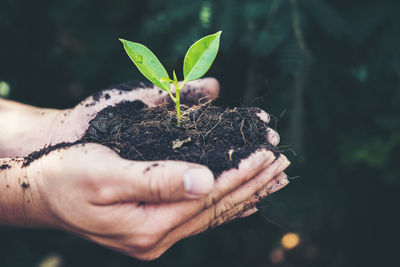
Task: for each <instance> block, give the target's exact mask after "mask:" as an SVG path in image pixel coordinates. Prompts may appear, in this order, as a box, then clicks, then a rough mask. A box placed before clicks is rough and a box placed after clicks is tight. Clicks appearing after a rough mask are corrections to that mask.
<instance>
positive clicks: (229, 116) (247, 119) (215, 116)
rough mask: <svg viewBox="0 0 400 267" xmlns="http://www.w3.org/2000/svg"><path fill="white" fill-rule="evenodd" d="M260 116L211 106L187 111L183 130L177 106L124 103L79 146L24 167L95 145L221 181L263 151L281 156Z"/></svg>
mask: <svg viewBox="0 0 400 267" xmlns="http://www.w3.org/2000/svg"><path fill="white" fill-rule="evenodd" d="M258 112H260V110H259V109H258V108H234V109H226V110H224V109H222V108H220V107H214V106H212V105H211V104H209V103H208V104H203V105H199V106H193V107H190V108H189V107H186V106H182V125H181V126H180V127H178V126H177V121H176V115H175V109H174V107H173V106H172V105H165V106H158V107H153V108H149V107H147V106H146V105H145V104H143V102H141V101H134V102H122V103H120V104H117V105H116V106H109V107H107V108H105V109H103V110H102V111H100V112H99V113H98V114H97V116H96V117H95V118H94V119H93V120H91V121H90V125H89V128H88V130H87V131H86V134H85V135H84V136H83V137H82V138H81V139H80V140H78V141H77V142H75V143H62V144H58V145H55V146H52V147H47V148H44V149H42V150H41V151H38V152H34V153H32V154H30V155H29V156H28V157H27V158H26V161H25V164H24V165H28V164H29V163H30V162H31V161H32V160H35V159H37V158H39V157H40V156H42V155H44V154H48V153H49V152H50V151H52V150H54V149H59V148H62V147H68V146H71V145H73V144H77V143H89V142H95V143H99V144H102V145H105V146H107V147H109V148H111V149H112V150H114V151H116V152H117V153H118V154H119V155H120V156H121V157H122V158H125V159H130V160H183V161H188V162H194V163H200V164H203V165H206V166H208V167H209V168H210V169H211V171H212V172H213V173H214V175H215V177H218V176H219V175H220V174H221V173H222V172H223V171H224V170H228V169H231V168H233V167H237V166H238V164H239V162H240V160H241V159H243V158H247V157H248V156H249V155H250V154H251V153H253V152H254V151H256V150H257V149H260V148H266V149H268V150H271V151H273V152H274V153H276V154H278V153H279V151H277V150H276V148H275V147H274V146H272V145H271V144H270V143H269V142H268V141H267V138H266V136H267V134H268V125H267V123H265V122H264V121H262V120H260V119H259V118H258V116H257V115H256V114H257V113H258Z"/></svg>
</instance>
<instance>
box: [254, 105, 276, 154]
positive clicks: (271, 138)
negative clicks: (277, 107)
mask: <svg viewBox="0 0 400 267" xmlns="http://www.w3.org/2000/svg"><path fill="white" fill-rule="evenodd" d="M256 115H257V116H258V117H259V118H260V120H262V121H264V122H265V123H269V121H270V120H271V116H270V115H269V114H268V113H267V112H265V111H264V110H260V112H258V113H257V114H256ZM267 139H268V141H269V142H270V143H271V144H272V145H273V146H277V145H278V144H279V141H280V137H279V134H278V133H277V132H276V131H274V130H273V129H271V128H269V127H268V134H267Z"/></svg>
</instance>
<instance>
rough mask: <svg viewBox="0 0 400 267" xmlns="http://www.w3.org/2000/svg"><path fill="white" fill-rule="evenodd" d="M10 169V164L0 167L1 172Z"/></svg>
mask: <svg viewBox="0 0 400 267" xmlns="http://www.w3.org/2000/svg"><path fill="white" fill-rule="evenodd" d="M9 168H11V166H10V165H8V164H2V165H0V170H5V169H9Z"/></svg>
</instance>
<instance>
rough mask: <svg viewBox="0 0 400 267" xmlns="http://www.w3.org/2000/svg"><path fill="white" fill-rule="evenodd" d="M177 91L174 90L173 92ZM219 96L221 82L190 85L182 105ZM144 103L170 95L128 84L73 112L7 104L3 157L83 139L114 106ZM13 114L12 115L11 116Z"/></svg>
mask: <svg viewBox="0 0 400 267" xmlns="http://www.w3.org/2000/svg"><path fill="white" fill-rule="evenodd" d="M171 91H173V92H174V88H172V90H171ZM218 93H219V83H218V81H217V80H216V79H214V78H204V79H199V80H196V81H192V82H188V83H186V85H185V86H184V87H183V88H182V91H181V103H182V104H188V105H192V104H196V103H198V101H199V100H204V101H207V100H213V99H215V98H217V96H218ZM135 100H140V101H142V102H144V103H145V104H146V105H148V106H150V107H154V106H156V105H160V104H162V103H164V102H168V101H170V97H169V94H168V93H167V92H166V91H163V90H161V89H160V88H158V87H156V86H153V85H151V84H149V83H147V84H144V83H139V82H127V83H123V84H120V85H116V86H112V87H109V88H108V89H105V90H103V91H101V92H98V93H95V94H93V95H92V96H89V97H88V98H86V99H85V100H83V101H82V102H81V103H79V104H78V105H77V106H75V107H74V108H71V109H64V110H58V109H47V108H37V107H33V106H28V105H24V104H20V103H16V102H11V101H10V102H4V103H3V105H4V107H2V106H0V108H3V109H4V110H6V111H7V112H8V113H7V114H6V115H7V116H3V117H2V118H0V123H2V124H4V125H8V126H9V128H8V129H7V131H5V132H2V131H0V135H1V136H2V138H0V157H16V156H26V155H28V154H29V153H31V152H33V151H36V150H39V149H41V148H43V147H45V146H50V145H55V144H58V143H61V142H75V141H76V140H78V139H80V138H81V137H82V136H83V135H84V133H85V132H86V130H87V128H88V127H89V121H90V120H91V119H93V118H94V117H95V116H96V115H97V113H98V112H99V111H100V110H102V109H104V108H105V107H107V106H110V105H116V104H118V103H120V102H123V101H135ZM8 114H10V115H8Z"/></svg>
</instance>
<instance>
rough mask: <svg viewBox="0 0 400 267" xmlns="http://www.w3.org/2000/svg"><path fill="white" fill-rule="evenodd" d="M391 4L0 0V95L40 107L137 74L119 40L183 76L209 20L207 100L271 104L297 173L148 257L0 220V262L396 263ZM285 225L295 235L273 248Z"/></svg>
mask: <svg viewBox="0 0 400 267" xmlns="http://www.w3.org/2000/svg"><path fill="white" fill-rule="evenodd" d="M399 14H400V1H388V0H387V1H384V0H381V1H367V0H353V1H348V0H329V1H328V0H325V1H323V0H263V1H261V0H259V1H257V0H248V1H243V0H220V1H200V0H190V1H187V0H169V1H162V0H151V1H150V0H148V1H143V0H142V1H129V0H113V1H105V0H97V1H89V0H64V1H51V0H36V1H32V0H1V2H0V81H5V82H6V83H7V84H8V85H9V87H10V94H9V95H8V96H6V97H8V98H10V99H14V100H17V101H21V102H25V103H29V104H33V105H38V106H43V107H53V108H66V107H72V106H73V105H75V104H77V103H78V102H79V101H80V100H82V99H83V98H85V97H86V96H88V95H89V94H91V93H94V92H96V91H98V90H100V89H102V88H105V87H107V86H109V85H111V84H118V83H120V82H123V81H126V80H130V79H143V77H141V75H140V73H139V72H138V71H137V70H136V69H135V67H134V65H133V64H132V63H131V61H130V60H129V58H128V57H127V56H126V54H125V52H124V51H123V49H122V46H121V43H120V42H119V41H118V38H119V37H122V38H126V39H128V40H133V41H137V42H141V43H143V44H145V45H146V46H148V47H149V48H151V49H152V50H153V51H154V52H155V53H156V54H157V55H158V56H159V58H160V60H161V61H162V62H163V63H164V65H166V66H167V69H168V70H171V69H172V68H175V69H176V70H177V73H178V78H182V75H181V74H179V73H181V72H182V67H181V65H182V62H183V57H184V55H185V52H186V50H187V48H188V47H189V46H190V45H191V44H192V42H193V41H195V40H197V39H199V38H200V37H202V36H204V35H206V34H210V33H214V32H216V31H218V30H223V34H222V39H221V48H220V52H219V54H218V56H217V59H216V61H215V63H214V65H213V67H212V68H211V70H210V71H209V72H208V73H207V75H208V76H213V77H216V78H217V79H218V80H219V81H220V83H221V89H222V91H221V97H220V98H219V100H218V101H217V104H218V105H222V106H227V107H233V106H258V107H261V108H263V109H265V110H266V111H268V112H269V113H271V114H273V115H275V121H276V124H275V125H276V126H275V127H276V129H277V130H278V131H279V133H280V135H281V144H280V145H282V148H286V149H288V151H287V152H286V155H287V156H288V157H289V159H290V160H291V161H292V166H291V167H290V169H289V170H288V174H289V175H290V176H291V177H295V176H300V178H297V179H292V180H291V184H289V186H287V187H286V188H285V189H283V190H281V191H280V192H277V193H276V194H274V195H273V196H271V197H270V198H269V199H268V200H267V201H266V202H265V203H263V205H262V211H261V212H260V213H259V214H258V215H255V216H251V217H250V218H247V219H244V220H241V221H239V222H235V223H231V224H228V225H225V226H222V227H219V228H218V229H216V230H212V231H209V232H207V233H205V234H201V235H199V236H197V237H193V238H190V239H188V240H184V241H181V242H180V243H178V244H177V245H175V246H174V247H173V248H171V249H170V250H169V251H168V252H167V253H166V254H165V255H163V256H162V257H161V258H160V259H158V260H156V261H154V262H147V263H146V262H140V261H137V260H135V259H131V258H129V257H127V256H124V255H122V254H119V253H116V252H112V251H109V250H107V249H104V248H101V247H99V246H97V245H95V244H92V243H89V242H87V241H85V240H82V239H80V238H77V237H75V236H72V235H69V234H65V233H61V232H56V231H48V230H40V231H38V230H20V229H7V230H4V229H3V230H1V231H0V266H1V267H5V266H7V267H8V266H38V265H39V264H40V263H41V262H42V263H43V260H44V259H46V258H47V259H49V258H48V257H49V255H56V259H61V261H62V262H63V266H110V267H111V266H113V267H114V266H332V267H333V266H394V265H397V264H396V262H398V260H397V254H398V249H399V247H400V246H399V242H400V239H399V238H398V236H397V235H396V234H397V232H398V230H397V228H398V227H399V224H398V220H397V219H398V213H399V203H400V201H399V196H398V190H399V184H400V175H399V172H400V170H399V167H398V165H399V163H400V15H399ZM3 86H4V83H3ZM289 148H290V149H289ZM291 149H293V150H294V151H295V153H293V152H292V151H291ZM287 232H295V233H297V234H298V235H299V236H300V238H301V242H300V245H299V246H297V247H296V248H294V249H293V250H288V251H283V250H282V248H281V245H280V240H281V238H282V236H283V234H285V233H287ZM280 252H283V257H281V258H280V259H278V260H276V258H275V260H274V259H273V257H272V258H271V255H277V254H279V253H280ZM53 259H54V258H53ZM274 262H275V263H274ZM47 264H48V265H42V266H47V267H50V266H59V265H51V264H49V261H47Z"/></svg>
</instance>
